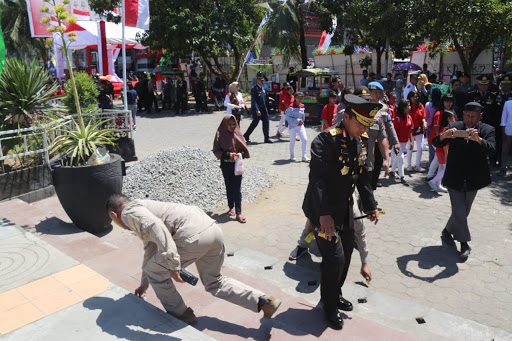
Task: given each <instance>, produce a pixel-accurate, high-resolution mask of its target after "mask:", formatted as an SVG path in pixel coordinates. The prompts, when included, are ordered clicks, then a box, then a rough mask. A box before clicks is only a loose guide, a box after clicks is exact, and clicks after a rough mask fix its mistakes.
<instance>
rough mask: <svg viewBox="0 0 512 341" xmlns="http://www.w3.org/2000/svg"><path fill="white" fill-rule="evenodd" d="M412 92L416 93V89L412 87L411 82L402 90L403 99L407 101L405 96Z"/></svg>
mask: <svg viewBox="0 0 512 341" xmlns="http://www.w3.org/2000/svg"><path fill="white" fill-rule="evenodd" d="M413 90H414V91H416V92H418V89H417V88H416V85H413V84H412V83H411V82H409V84H407V86H406V87H405V88H404V97H403V99H407V95H409V92H411V91H413Z"/></svg>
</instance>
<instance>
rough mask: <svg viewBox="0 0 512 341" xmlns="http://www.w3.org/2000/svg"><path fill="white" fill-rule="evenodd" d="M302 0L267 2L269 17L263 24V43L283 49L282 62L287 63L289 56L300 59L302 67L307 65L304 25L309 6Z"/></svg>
mask: <svg viewBox="0 0 512 341" xmlns="http://www.w3.org/2000/svg"><path fill="white" fill-rule="evenodd" d="M312 3H313V2H311V3H308V4H305V3H304V0H287V1H285V2H276V3H269V6H270V8H271V9H272V12H271V15H270V19H269V20H268V21H267V23H266V24H265V25H264V26H263V37H264V40H265V44H268V45H271V46H274V47H277V48H279V49H280V50H281V51H283V62H284V64H285V65H288V64H289V62H290V59H291V58H295V59H297V60H300V61H301V64H302V68H303V69H305V68H306V67H307V66H308V57H307V51H306V39H305V36H304V31H305V30H304V25H305V23H306V19H305V16H304V14H305V11H306V10H307V9H308V8H309V7H311V4H312Z"/></svg>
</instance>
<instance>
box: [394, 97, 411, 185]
mask: <svg viewBox="0 0 512 341" xmlns="http://www.w3.org/2000/svg"><path fill="white" fill-rule="evenodd" d="M410 110H411V107H410V105H409V102H408V101H406V100H405V99H401V100H400V102H398V107H397V109H396V115H395V118H394V119H393V126H394V127H395V131H396V135H397V137H398V142H399V143H400V151H399V153H398V155H397V154H395V153H393V152H392V153H391V171H392V172H395V171H396V170H398V176H399V177H400V182H401V183H403V184H404V185H406V186H409V184H408V183H407V181H405V178H404V153H405V151H406V150H407V142H409V143H410V146H411V147H409V149H412V147H414V140H413V139H412V118H411V116H410V115H409V112H410Z"/></svg>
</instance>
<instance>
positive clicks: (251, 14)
mask: <svg viewBox="0 0 512 341" xmlns="http://www.w3.org/2000/svg"><path fill="white" fill-rule="evenodd" d="M255 5H256V1H255V0H217V1H211V0H186V1H184V0H151V1H150V16H151V25H150V30H149V31H148V32H146V35H145V36H144V37H143V39H142V43H143V44H145V45H148V46H150V47H151V48H155V49H160V48H164V49H167V50H169V51H172V53H173V56H175V57H187V56H189V55H190V53H191V52H192V51H194V53H195V55H197V56H199V57H201V59H202V60H203V62H204V63H205V64H206V65H207V66H208V67H209V68H210V70H212V72H213V73H214V74H216V75H218V76H220V77H222V78H223V79H224V80H225V81H227V82H230V81H233V80H234V79H236V78H237V76H238V73H239V71H240V67H241V65H242V63H243V62H244V59H245V55H246V53H247V50H248V49H249V47H250V46H251V44H252V42H253V41H254V37H255V35H256V31H257V28H258V27H257V25H256V24H255V23H256V22H257V20H258V18H262V11H261V10H260V9H259V8H258V7H256V6H255ZM228 47H229V48H230V49H231V52H230V54H229V55H230V56H232V57H233V58H234V63H233V66H234V67H232V68H231V67H230V66H229V65H224V63H222V61H221V60H220V59H219V56H222V55H226V52H227V50H228Z"/></svg>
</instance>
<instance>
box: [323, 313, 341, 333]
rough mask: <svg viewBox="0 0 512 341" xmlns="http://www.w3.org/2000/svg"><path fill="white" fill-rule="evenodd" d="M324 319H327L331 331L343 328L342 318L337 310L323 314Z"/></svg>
mask: <svg viewBox="0 0 512 341" xmlns="http://www.w3.org/2000/svg"><path fill="white" fill-rule="evenodd" d="M325 317H326V318H327V324H328V325H329V327H331V328H332V329H336V330H340V329H341V328H343V318H342V317H341V313H340V312H339V311H338V310H335V311H333V312H332V313H328V312H325Z"/></svg>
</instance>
